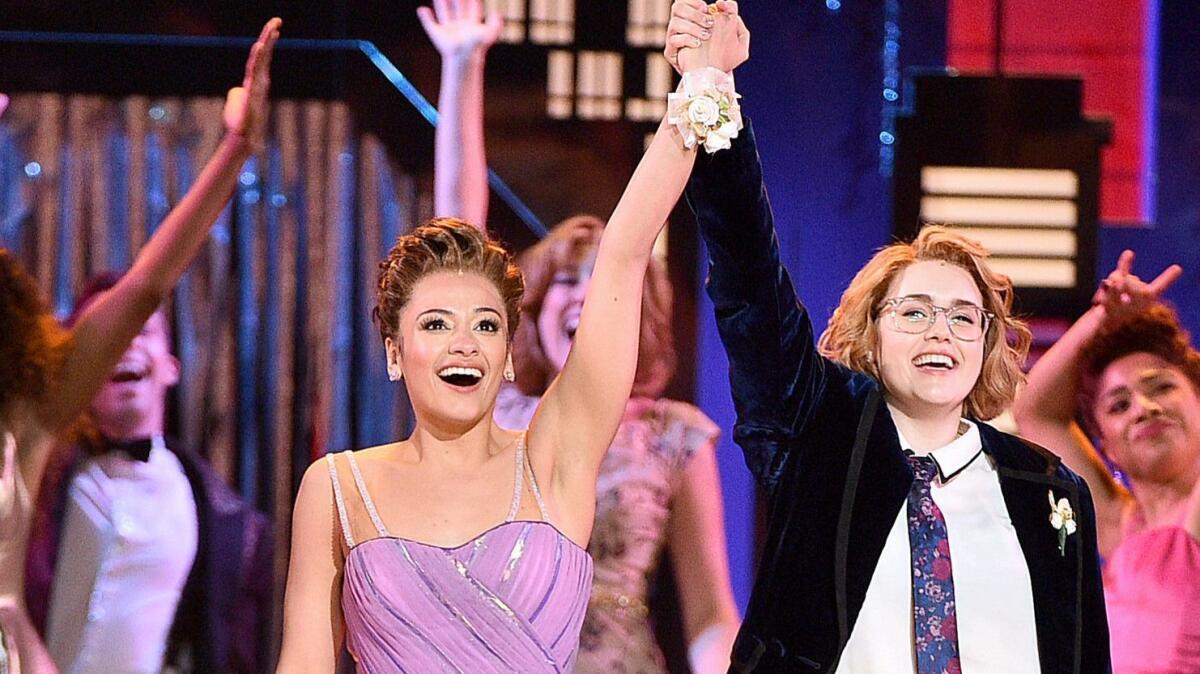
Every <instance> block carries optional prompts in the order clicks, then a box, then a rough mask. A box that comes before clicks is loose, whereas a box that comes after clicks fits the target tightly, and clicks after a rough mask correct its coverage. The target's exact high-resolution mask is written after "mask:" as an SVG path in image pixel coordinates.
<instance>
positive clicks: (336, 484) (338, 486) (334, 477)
mask: <svg viewBox="0 0 1200 674" xmlns="http://www.w3.org/2000/svg"><path fill="white" fill-rule="evenodd" d="M325 464H326V465H328V466H329V479H330V480H331V481H332V482H333V500H334V502H336V503H337V511H338V521H339V522H341V524H342V536H343V537H345V539H346V547H347V548H352V547H354V537H353V536H352V535H350V518H349V517H346V500H345V499H344V498H342V483H341V481H340V480H338V471H337V463H335V462H334V460H333V454H332V453H330V454H326V455H325Z"/></svg>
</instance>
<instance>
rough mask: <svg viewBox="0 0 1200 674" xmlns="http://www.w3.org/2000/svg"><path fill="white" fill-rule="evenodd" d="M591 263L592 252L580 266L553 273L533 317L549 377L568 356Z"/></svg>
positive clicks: (589, 283) (590, 277) (590, 273)
mask: <svg viewBox="0 0 1200 674" xmlns="http://www.w3.org/2000/svg"><path fill="white" fill-rule="evenodd" d="M595 262H596V255H595V251H592V252H590V253H589V254H588V255H586V256H585V257H584V259H583V261H582V262H581V263H580V264H578V265H571V266H564V267H562V268H560V269H559V270H557V271H556V272H555V273H554V276H553V277H552V278H551V280H550V286H549V287H548V288H547V289H546V294H545V296H544V297H543V298H542V306H541V311H539V312H538V315H537V331H538V340H539V341H540V343H541V345H542V351H543V353H545V354H546V361H547V363H548V364H549V365H550V367H551V368H553V372H552V373H551V377H553V376H554V375H556V374H558V373H559V372H560V371H561V370H562V368H563V365H565V364H566V362H567V355H568V354H569V353H570V352H571V344H572V343H573V342H574V340H575V331H576V330H577V329H578V328H579V315H580V314H581V313H582V311H583V299H584V297H585V296H586V295H587V290H588V286H589V285H591V282H592V268H593V267H594V266H595Z"/></svg>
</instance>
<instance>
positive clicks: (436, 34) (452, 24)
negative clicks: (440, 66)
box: [417, 0, 504, 59]
mask: <svg viewBox="0 0 1200 674" xmlns="http://www.w3.org/2000/svg"><path fill="white" fill-rule="evenodd" d="M417 18H418V19H420V20H421V26H422V27H423V28H424V29H425V33H426V34H427V35H429V40H430V41H431V42H433V46H434V47H436V48H437V50H438V53H440V54H441V55H442V58H443V59H448V58H462V57H468V56H472V55H474V54H475V53H486V52H487V50H488V48H489V47H491V46H492V45H493V44H495V42H496V39H497V38H499V37H500V29H501V28H503V27H504V23H503V21H502V20H501V18H500V16H499V15H498V14H494V13H493V14H488V15H487V17H486V18H485V17H484V15H483V2H482V0H433V8H432V9H430V8H429V7H418V8H417Z"/></svg>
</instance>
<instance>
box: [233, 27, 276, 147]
mask: <svg viewBox="0 0 1200 674" xmlns="http://www.w3.org/2000/svg"><path fill="white" fill-rule="evenodd" d="M282 25H283V20H281V19H279V18H274V19H271V20H270V21H268V22H267V23H266V25H265V26H263V28H262V32H260V33H259V34H258V40H257V41H256V42H255V43H254V46H253V47H251V48H250V58H248V59H246V75H245V77H243V78H242V86H240V87H234V88H232V89H230V90H229V94H228V95H227V96H226V97H225V113H224V117H225V129H226V130H227V131H229V132H230V133H232V134H236V135H238V136H241V137H242V138H243V139H244V140H245V142H246V144H247V147H248V149H249V150H250V151H251V152H257V151H259V150H261V149H262V147H263V145H264V143H265V138H266V130H267V92H268V91H269V90H270V89H271V54H272V53H273V52H274V50H275V41H276V40H278V39H279V27H280V26H282Z"/></svg>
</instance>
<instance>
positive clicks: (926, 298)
mask: <svg viewBox="0 0 1200 674" xmlns="http://www.w3.org/2000/svg"><path fill="white" fill-rule="evenodd" d="M900 297H901V298H908V299H913V300H924V301H926V302H929V303H930V304H935V302H934V301H933V297H931V296H929V295H926V294H925V293H913V294H911V295H901V296H900ZM950 306H951V307H963V306H967V307H976V308H979V309H982V308H983V307H982V306H981V305H979V304H976V303H974V302H972V301H971V300H964V299H955V300H952V301H951V302H950Z"/></svg>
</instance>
